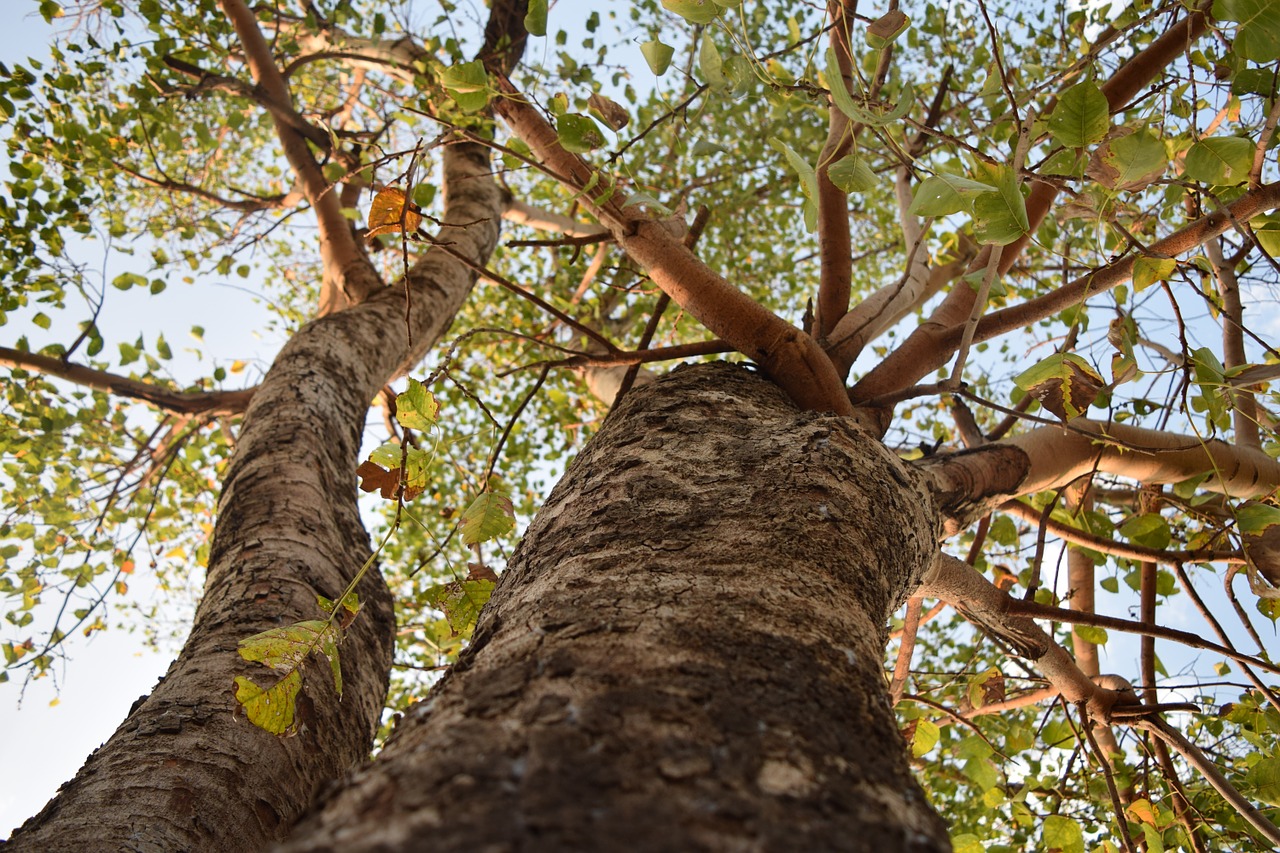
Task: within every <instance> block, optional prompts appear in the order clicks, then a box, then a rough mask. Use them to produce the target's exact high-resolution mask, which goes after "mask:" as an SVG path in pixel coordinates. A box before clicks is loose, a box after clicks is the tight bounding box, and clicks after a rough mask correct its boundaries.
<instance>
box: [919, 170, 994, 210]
mask: <svg viewBox="0 0 1280 853" xmlns="http://www.w3.org/2000/svg"><path fill="white" fill-rule="evenodd" d="M995 189H996V188H995V187H993V186H992V185H991V184H984V183H981V182H979V181H974V180H970V179H969V178H962V177H960V176H959V175H947V174H938V175H934V176H933V177H930V178H925V179H924V181H922V182H921V184H920V186H918V187H916V195H915V198H914V199H912V201H911V213H912V214H913V215H915V216H948V215H950V214H952V213H959V212H961V211H963V210H967V209H969V207H970V205H972V204H973V199H975V198H977V197H978V196H979V195H981V194H982V193H990V192H994V191H995Z"/></svg>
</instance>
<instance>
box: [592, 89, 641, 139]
mask: <svg viewBox="0 0 1280 853" xmlns="http://www.w3.org/2000/svg"><path fill="white" fill-rule="evenodd" d="M587 106H588V107H590V108H591V109H593V110H595V111H596V112H597V113H599V114H600V118H601V120H602V121H604V123H605V124H607V125H608V126H609V129H610V130H613V131H619V130H622V128H624V127H626V126H627V124H628V123H629V122H630V121H631V115H630V114H629V113H628V112H627V111H626V110H625V109H624V108H623V107H622V105H621V104H619V103H618V102H617V101H614V100H612V99H611V98H606V97H605V96H604V95H601V94H600V93H599V92H592V93H591V96H590V97H589V98H587Z"/></svg>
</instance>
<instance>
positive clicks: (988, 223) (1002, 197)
mask: <svg viewBox="0 0 1280 853" xmlns="http://www.w3.org/2000/svg"><path fill="white" fill-rule="evenodd" d="M1030 230H1031V223H1030V221H1029V220H1028V219H1027V202H1026V199H1025V198H1023V196H1022V190H1021V188H1020V187H1019V186H1018V178H1017V175H1015V174H1014V171H1013V170H1012V169H1008V168H1002V169H1001V170H1000V177H999V185H998V187H997V191H996V192H994V193H982V194H980V195H978V196H977V197H976V198H974V200H973V234H974V237H976V238H977V240H978V242H980V243H994V244H996V245H1000V246H1004V245H1007V244H1009V243H1012V242H1013V241H1014V240H1017V239H1018V238H1019V237H1021V236H1023V235H1024V234H1026V233H1027V232H1029V231H1030Z"/></svg>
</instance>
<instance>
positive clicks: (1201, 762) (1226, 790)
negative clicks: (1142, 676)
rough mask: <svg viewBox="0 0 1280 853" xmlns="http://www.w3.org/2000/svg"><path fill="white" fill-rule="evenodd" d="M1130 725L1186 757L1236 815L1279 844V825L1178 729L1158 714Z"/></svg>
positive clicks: (1273, 842) (1272, 841)
mask: <svg viewBox="0 0 1280 853" xmlns="http://www.w3.org/2000/svg"><path fill="white" fill-rule="evenodd" d="M1133 725H1134V727H1135V728H1139V729H1143V730H1145V731H1148V732H1151V733H1152V734H1153V735H1155V736H1156V737H1158V738H1160V739H1161V740H1163V741H1164V742H1165V743H1167V744H1169V746H1171V747H1173V748H1174V749H1175V750H1177V752H1178V753H1179V754H1180V755H1181V756H1182V757H1183V758H1185V759H1186V761H1187V763H1188V764H1190V765H1191V766H1192V767H1194V768H1195V769H1196V770H1198V771H1200V775H1202V776H1204V778H1205V781H1207V782H1208V783H1209V784H1210V785H1212V786H1213V787H1214V790H1216V791H1217V792H1218V793H1219V794H1221V795H1222V798H1223V799H1224V800H1226V801H1227V802H1228V803H1229V804H1230V805H1231V807H1232V808H1233V809H1235V810H1236V811H1237V812H1239V814H1240V816H1241V817H1242V818H1244V819H1245V820H1247V821H1248V822H1249V823H1250V824H1251V825H1252V826H1253V827H1254V829H1256V830H1258V832H1260V833H1262V835H1263V837H1264V838H1266V839H1267V840H1268V841H1270V842H1271V843H1272V844H1280V829H1277V828H1276V825H1275V824H1274V823H1272V822H1271V821H1269V820H1267V818H1266V817H1265V816H1264V815H1263V814H1262V812H1260V811H1258V810H1257V809H1256V808H1254V805H1253V803H1251V802H1249V801H1248V800H1247V799H1245V797H1244V795H1243V794H1241V793H1240V792H1239V791H1238V790H1236V787H1235V786H1234V785H1232V784H1231V783H1230V782H1229V781H1227V777H1226V776H1223V775H1222V772H1221V771H1220V770H1218V767H1217V765H1215V764H1214V763H1213V762H1212V761H1210V760H1209V759H1208V757H1206V756H1205V754H1204V753H1203V752H1201V751H1200V749H1199V747H1197V746H1196V745H1195V744H1193V743H1192V742H1191V741H1189V740H1187V739H1186V738H1185V737H1183V735H1182V732H1180V731H1178V730H1177V729H1175V728H1173V727H1172V726H1170V725H1169V724H1168V723H1166V722H1165V721H1164V720H1161V719H1158V718H1153V719H1149V720H1139V721H1137V722H1135V723H1134V724H1133Z"/></svg>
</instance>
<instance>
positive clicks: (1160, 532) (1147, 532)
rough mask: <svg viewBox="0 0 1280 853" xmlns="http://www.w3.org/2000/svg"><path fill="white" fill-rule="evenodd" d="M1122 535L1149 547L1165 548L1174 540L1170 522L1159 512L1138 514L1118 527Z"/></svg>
mask: <svg viewBox="0 0 1280 853" xmlns="http://www.w3.org/2000/svg"><path fill="white" fill-rule="evenodd" d="M1117 530H1118V532H1119V533H1120V535H1121V536H1123V537H1124V538H1125V539H1128V540H1129V541H1130V542H1136V543H1137V544H1139V545H1143V546H1145V547H1147V548H1156V549H1164V548H1167V547H1169V543H1170V542H1172V541H1173V534H1172V533H1171V532H1170V530H1169V522H1167V521H1165V519H1164V516H1162V515H1160V514H1159V513H1155V512H1149V513H1145V514H1143V515H1136V516H1134V517H1133V518H1131V519H1129V520H1128V521H1126V522H1125V523H1124V524H1122V525H1120V527H1119V528H1118V529H1117Z"/></svg>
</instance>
